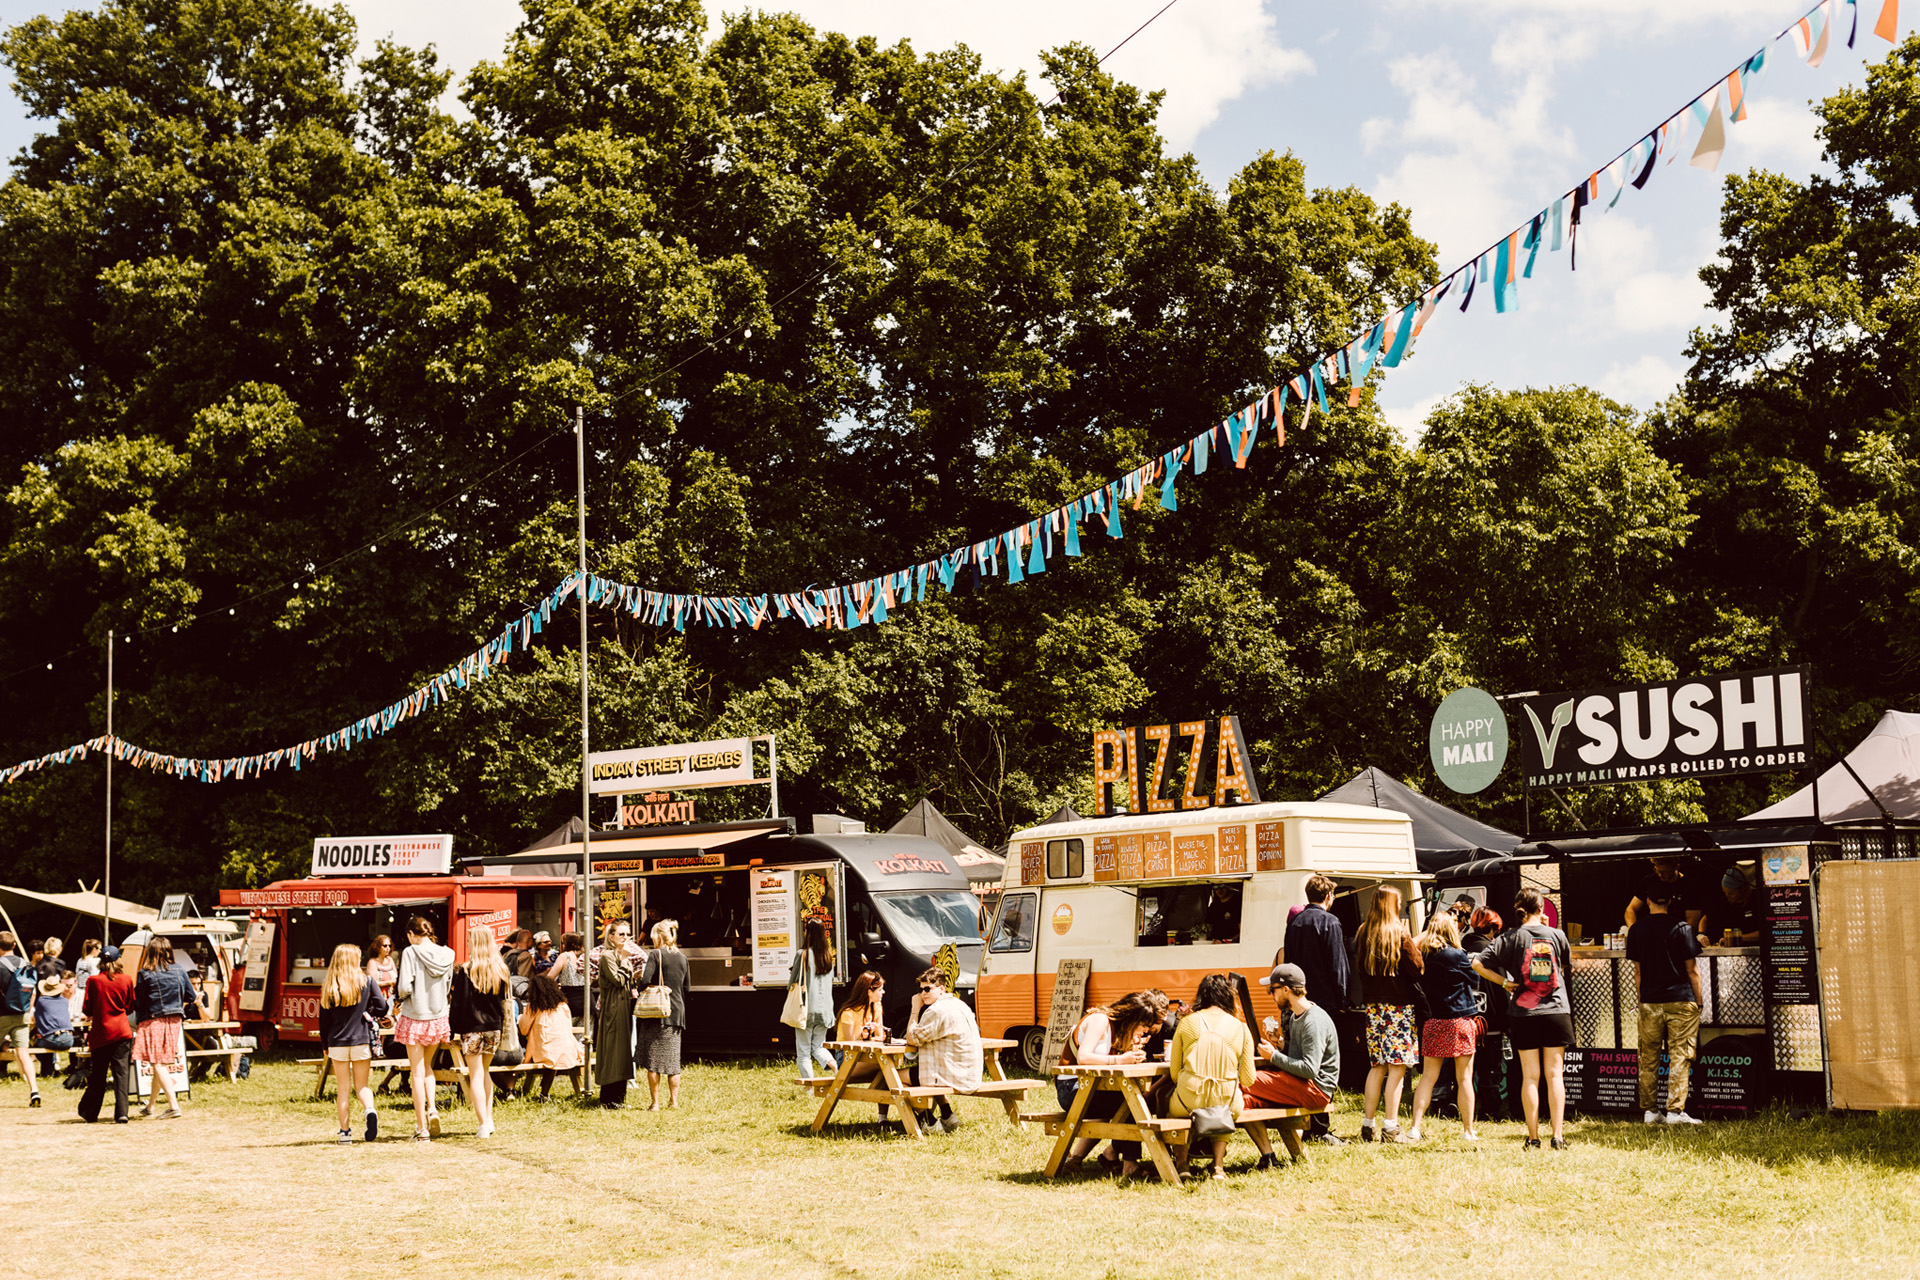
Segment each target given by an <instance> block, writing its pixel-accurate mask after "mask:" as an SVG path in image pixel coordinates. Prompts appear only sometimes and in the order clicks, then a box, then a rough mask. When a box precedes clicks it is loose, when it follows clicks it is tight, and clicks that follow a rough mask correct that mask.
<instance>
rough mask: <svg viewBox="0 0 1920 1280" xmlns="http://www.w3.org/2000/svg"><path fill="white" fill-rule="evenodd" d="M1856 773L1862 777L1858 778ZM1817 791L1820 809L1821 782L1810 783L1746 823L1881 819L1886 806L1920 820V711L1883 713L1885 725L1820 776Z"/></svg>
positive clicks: (1893, 812)
mask: <svg viewBox="0 0 1920 1280" xmlns="http://www.w3.org/2000/svg"><path fill="white" fill-rule="evenodd" d="M1848 766H1851V771H1849V768H1848ZM1855 774H1858V775H1859V778H1858V780H1857V781H1856V780H1855V777H1854V775H1855ZM1862 782H1864V783H1866V785H1867V786H1868V787H1871V788H1872V789H1873V795H1872V796H1868V794H1867V793H1866V791H1865V790H1863V789H1862V788H1861V786H1860V784H1861V783H1862ZM1817 789H1818V791H1819V794H1820V811H1819V812H1818V813H1815V812H1814V805H1813V797H1814V792H1815V790H1816V785H1815V784H1808V785H1807V786H1804V787H1802V788H1800V789H1799V790H1798V791H1796V792H1794V793H1793V794H1792V795H1790V796H1788V797H1787V798H1786V799H1785V800H1782V801H1780V802H1779V803H1778V804H1770V805H1768V806H1767V807H1766V808H1764V809H1760V810H1756V811H1755V812H1753V813H1750V814H1748V815H1747V816H1746V818H1744V819H1742V821H1748V822H1778V821H1782V820H1785V819H1792V818H1799V819H1802V820H1805V819H1809V818H1811V819H1813V820H1814V821H1816V822H1877V821H1879V820H1880V819H1881V816H1882V815H1881V812H1880V809H1881V807H1882V806H1884V807H1885V808H1886V811H1887V814H1888V815H1890V816H1892V817H1894V818H1904V819H1912V820H1920V714H1915V713H1914V712H1911V711H1889V712H1887V714H1885V715H1884V716H1881V717H1880V723H1879V724H1876V725H1875V726H1873V731H1872V732H1871V733H1869V734H1868V735H1867V736H1866V737H1865V738H1863V739H1861V741H1860V745H1858V746H1856V747H1855V748H1854V749H1853V750H1851V751H1849V752H1847V757H1846V762H1845V763H1844V764H1837V765H1834V766H1833V768H1831V769H1828V770H1827V771H1826V772H1825V773H1823V774H1821V775H1820V780H1819V783H1818V784H1817ZM1876 799H1877V800H1878V801H1879V802H1880V803H1879V804H1878V805H1876V804H1875V803H1874V800H1876Z"/></svg>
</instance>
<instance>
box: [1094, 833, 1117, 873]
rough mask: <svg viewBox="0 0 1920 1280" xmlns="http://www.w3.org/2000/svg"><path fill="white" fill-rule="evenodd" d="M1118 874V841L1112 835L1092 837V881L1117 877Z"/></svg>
mask: <svg viewBox="0 0 1920 1280" xmlns="http://www.w3.org/2000/svg"><path fill="white" fill-rule="evenodd" d="M1119 875H1120V841H1119V840H1118V839H1117V838H1115V837H1113V836H1095V837H1094V838H1093V879H1094V883H1095V884H1098V883H1099V882H1100V881H1102V880H1113V879H1117V878H1118V877H1119Z"/></svg>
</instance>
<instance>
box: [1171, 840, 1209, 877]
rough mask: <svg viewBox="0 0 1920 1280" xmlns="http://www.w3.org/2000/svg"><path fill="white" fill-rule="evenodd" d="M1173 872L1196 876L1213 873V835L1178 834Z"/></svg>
mask: <svg viewBox="0 0 1920 1280" xmlns="http://www.w3.org/2000/svg"><path fill="white" fill-rule="evenodd" d="M1173 874H1175V875H1176V876H1184V877H1194V876H1210V875H1212V874H1213V835H1212V833H1211V832H1208V833H1204V834H1200V835H1183V836H1177V837H1175V838H1174V841H1173Z"/></svg>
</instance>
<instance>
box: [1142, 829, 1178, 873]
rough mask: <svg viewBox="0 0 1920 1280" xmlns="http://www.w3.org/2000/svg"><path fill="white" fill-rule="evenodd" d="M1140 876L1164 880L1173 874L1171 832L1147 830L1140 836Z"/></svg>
mask: <svg viewBox="0 0 1920 1280" xmlns="http://www.w3.org/2000/svg"><path fill="white" fill-rule="evenodd" d="M1140 840H1141V848H1140V861H1141V866H1140V878H1141V879H1142V880H1164V879H1166V878H1167V877H1168V876H1170V875H1172V874H1173V833H1172V832H1171V831H1149V832H1147V833H1146V834H1145V835H1143V836H1141V837H1140Z"/></svg>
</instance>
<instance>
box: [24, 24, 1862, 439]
mask: <svg viewBox="0 0 1920 1280" xmlns="http://www.w3.org/2000/svg"><path fill="white" fill-rule="evenodd" d="M1164 2H1165V0H1051V2H1050V3H1048V4H1044V5H1038V4H1034V3H1032V0H970V2H969V3H967V4H964V5H956V4H953V3H952V2H951V0H940V2H938V3H936V2H933V0H794V2H793V3H790V4H786V5H779V6H767V7H769V8H773V7H779V8H786V9H790V10H793V11H795V12H798V13H800V14H802V15H803V16H805V17H807V18H808V19H810V20H811V21H813V22H814V23H815V24H816V25H818V26H822V27H828V28H834V29H838V30H842V31H847V32H849V33H851V34H872V35H875V36H878V37H880V38H881V39H883V40H887V41H892V40H897V39H901V38H907V39H911V40H912V41H913V42H914V44H915V46H916V47H917V48H921V49H927V48H933V47H939V46H943V45H948V44H952V43H955V42H964V43H966V44H967V45H969V46H970V47H972V48H973V49H975V50H976V51H977V52H979V53H980V54H981V55H982V58H983V60H984V61H985V62H986V64H987V65H988V66H989V67H992V68H995V69H999V70H1003V71H1007V72H1014V71H1019V70H1026V71H1028V72H1029V73H1030V74H1031V73H1032V72H1033V71H1034V70H1035V68H1036V67H1037V65H1038V60H1037V57H1036V55H1037V53H1038V51H1039V50H1041V49H1043V48H1048V47H1052V46H1055V45H1058V44H1061V43H1064V42H1066V41H1068V40H1080V41H1083V42H1085V43H1087V44H1090V45H1092V46H1094V47H1095V48H1097V49H1099V50H1100V51H1102V52H1105V51H1106V50H1107V49H1108V48H1110V47H1111V46H1112V45H1114V44H1115V43H1117V42H1118V41H1119V40H1120V39H1121V38H1122V37H1124V36H1125V35H1126V34H1127V33H1128V32H1129V31H1131V30H1133V28H1135V27H1136V26H1138V25H1139V24H1140V23H1141V22H1142V21H1144V20H1145V19H1146V18H1147V17H1148V16H1150V15H1151V14H1152V13H1153V12H1154V11H1155V10H1156V9H1159V8H1160V7H1161V5H1162V4H1163V3H1164ZM1810 3H1811V0H1791V2H1776V0H1692V3H1689V4H1686V5H1674V4H1672V3H1670V0H1581V2H1579V3H1575V2H1574V0H1473V2H1471V3H1469V2H1468V0H1399V2H1398V3H1394V4H1387V3H1379V2H1376V0H1347V2H1346V3H1342V4H1326V3H1319V4H1308V3H1305V2H1304V0H1177V3H1176V4H1175V5H1174V6H1173V8H1172V9H1171V10H1169V11H1168V12H1167V13H1166V14H1165V15H1164V16H1162V17H1161V18H1159V19H1158V20H1157V21H1156V22H1155V23H1154V24H1153V25H1152V26H1151V27H1150V28H1148V30H1147V31H1146V32H1145V33H1144V34H1142V35H1141V36H1139V37H1137V38H1136V39H1135V40H1134V41H1133V42H1132V43H1131V44H1129V45H1128V46H1127V47H1126V48H1125V49H1123V50H1121V51H1120V53H1119V54H1118V55H1116V56H1115V57H1114V59H1113V60H1112V61H1111V62H1110V63H1109V64H1108V65H1109V68H1110V69H1111V70H1112V71H1113V72H1114V73H1115V74H1117V75H1119V76H1120V77H1121V78H1123V79H1126V80H1128V81H1131V82H1132V83H1135V84H1138V85H1140V86H1142V87H1143V88H1149V89H1163V90H1165V91H1166V94H1167V98H1166V103H1165V106H1164V108H1163V116H1162V124H1163V129H1164V131H1165V132H1166V133H1167V135H1168V138H1169V141H1170V144H1171V145H1172V146H1173V147H1175V148H1176V149H1191V150H1192V151H1193V152H1194V154H1195V155H1196V157H1197V158H1198V159H1199V161H1200V163H1201V166H1202V168H1203V169H1204V171H1205V172H1206V174H1207V176H1208V177H1209V179H1210V180H1212V181H1213V182H1214V183H1215V184H1216V185H1218V186H1221V187H1223V188H1224V186H1225V184H1226V183H1227V181H1228V180H1229V179H1230V178H1231V177H1232V175H1233V173H1234V172H1235V171H1236V170H1238V169H1239V168H1240V167H1241V166H1242V165H1244V164H1245V163H1246V162H1247V161H1248V160H1249V159H1251V158H1252V157H1254V156H1255V155H1257V154H1258V153H1259V152H1261V151H1263V150H1267V149H1272V150H1275V151H1288V150H1291V151H1292V152H1294V153H1295V154H1296V155H1298V156H1299V157H1300V158H1301V159H1302V160H1304V161H1305V162H1306V166H1307V176H1308V180H1309V182H1310V183H1312V184H1314V185H1316V186H1357V187H1359V188H1361V189H1363V190H1365V191H1366V192H1368V193H1369V194H1371V195H1373V196H1374V197H1375V198H1376V199H1379V200H1381V201H1386V200H1397V201H1399V202H1400V203H1401V204H1403V205H1405V206H1407V207H1408V208H1410V209H1411V210H1412V213H1413V220H1414V227H1415V229H1416V230H1417V231H1418V232H1420V233H1421V234H1422V235H1424V236H1426V237H1427V238H1428V239H1431V240H1433V241H1435V242H1436V243H1437V244H1438V245H1439V246H1440V252H1441V260H1442V267H1443V269H1446V268H1451V267H1453V266H1456V265H1458V264H1460V263H1462V262H1464V261H1465V260H1466V259H1468V258H1469V257H1471V256H1472V255H1473V254H1474V253H1476V252H1478V251H1479V250H1481V249H1483V248H1485V247H1486V246H1487V245H1488V244H1490V243H1492V242H1493V241H1494V240H1496V239H1497V238H1499V237H1501V236H1504V235H1505V234H1506V233H1507V232H1508V231H1509V230H1511V229H1512V228H1513V227H1514V226H1515V225H1516V224H1518V223H1520V222H1523V221H1524V220H1525V219H1527V218H1528V217H1530V216H1531V215H1532V214H1533V213H1534V212H1535V211H1537V210H1538V209H1540V208H1541V207H1542V206H1543V205H1545V204H1546V203H1547V202H1549V201H1550V200H1552V199H1553V198H1554V197H1555V196H1557V195H1560V194H1562V193H1563V192H1565V191H1566V190H1567V189H1568V188H1570V187H1571V186H1572V185H1573V184H1574V183H1575V182H1577V181H1579V180H1580V179H1582V178H1584V177H1585V176H1586V175H1587V174H1588V173H1589V172H1591V171H1592V170H1593V169H1594V168H1596V167H1597V166H1599V165H1600V164H1602V163H1604V162H1605V161H1607V160H1609V159H1611V158H1612V157H1613V156H1614V155H1616V154H1617V153H1618V152H1620V151H1622V150H1624V149H1625V148H1626V147H1628V146H1630V145H1632V144H1633V143H1634V142H1635V141H1636V140H1637V139H1638V138H1640V137H1642V136H1643V135H1644V134H1646V132H1647V131H1648V130H1649V129H1651V128H1653V127H1654V126H1655V125H1657V124H1658V123H1659V122H1660V121H1661V120H1663V119H1665V118H1666V117H1667V116H1668V115H1670V114H1671V113H1672V112H1674V111H1676V110H1678V109H1680V108H1681V107H1683V106H1685V105H1686V104H1687V103H1688V102H1689V101H1691V100H1692V99H1693V98H1694V97H1695V96H1696V95H1697V94H1699V93H1700V92H1701V91H1702V90H1704V89H1705V88H1707V87H1708V86H1709V85H1710V84H1712V83H1713V82H1714V81H1716V80H1717V79H1719V78H1720V77H1723V76H1724V75H1725V74H1726V73H1727V72H1728V71H1729V70H1731V69H1732V68H1733V67H1734V66H1736V65H1737V64H1739V63H1740V62H1741V61H1742V60H1744V59H1745V58H1746V57H1747V56H1748V55H1750V54H1752V53H1753V52H1754V51H1755V50H1757V49H1759V48H1760V47H1761V46H1762V45H1763V44H1765V43H1767V42H1768V41H1769V40H1770V38H1771V37H1772V36H1773V35H1774V34H1775V33H1776V32H1778V31H1779V30H1780V29H1781V28H1782V27H1784V26H1786V25H1787V24H1788V23H1789V22H1791V21H1792V20H1793V19H1795V18H1797V17H1798V16H1799V15H1800V14H1801V13H1802V12H1804V10H1805V7H1806V6H1807V5H1808V4H1810ZM1880 4H1881V0H1862V5H1861V15H1860V18H1861V22H1860V25H1861V32H1860V36H1859V38H1858V40H1857V42H1856V47H1855V48H1854V49H1851V50H1849V49H1847V48H1846V47H1845V44H1844V24H1845V21H1846V19H1845V17H1844V15H1845V14H1846V13H1847V12H1848V11H1847V10H1846V9H1845V8H1844V7H1843V6H1838V5H1836V7H1837V8H1838V9H1839V12H1840V13H1841V14H1842V15H1843V17H1842V18H1841V24H1842V27H1843V30H1842V32H1841V33H1840V36H1839V37H1838V38H1836V39H1834V40H1833V42H1832V48H1831V49H1830V50H1829V53H1828V56H1827V58H1826V61H1825V63H1824V64H1823V65H1822V66H1821V67H1819V68H1817V69H1810V68H1808V67H1807V66H1806V65H1805V64H1804V63H1802V62H1800V61H1799V59H1798V58H1797V57H1796V56H1795V54H1794V52H1793V49H1792V46H1791V44H1790V43H1787V42H1783V43H1782V44H1780V45H1778V46H1771V47H1770V48H1769V65H1768V68H1767V71H1766V73H1765V74H1764V75H1763V76H1762V77H1760V78H1759V80H1758V81H1757V82H1755V83H1754V84H1753V85H1752V88H1751V96H1750V97H1749V99H1748V104H1747V109H1748V114H1749V116H1750V119H1748V120H1747V121H1745V122H1743V123H1741V124H1738V125H1734V126H1731V127H1730V130H1729V144H1728V147H1727V152H1726V155H1725V156H1724V158H1723V159H1722V161H1721V166H1720V168H1719V170H1717V171H1716V172H1713V173H1707V172H1703V171H1702V170H1699V169H1695V168H1691V167H1688V166H1687V164H1686V161H1685V159H1684V157H1683V158H1682V159H1681V160H1680V161H1678V162H1676V163H1674V164H1673V165H1667V164H1665V163H1661V164H1659V165H1658V166H1657V167H1656V169H1655V171H1654V176H1653V178H1652V180H1651V181H1650V182H1649V183H1648V184H1647V186H1646V188H1645V189H1644V190H1642V191H1633V190H1629V191H1627V192H1626V193H1625V194H1624V195H1623V196H1622V197H1621V199H1620V202H1619V204H1618V206H1617V207H1616V208H1614V209H1613V210H1612V212H1610V213H1605V214H1599V215H1595V216H1593V217H1592V218H1591V219H1590V221H1589V222H1588V223H1587V224H1586V225H1585V226H1584V227H1583V228H1582V233H1581V237H1580V269H1579V271H1578V272H1577V273H1569V271H1568V270H1567V265H1566V262H1565V259H1566V256H1567V255H1566V254H1564V253H1562V254H1559V255H1554V256H1552V257H1549V255H1546V254H1542V255H1541V258H1542V266H1541V267H1540V268H1537V269H1536V271H1535V278H1534V279H1533V280H1531V281H1527V282H1526V283H1525V284H1524V285H1523V286H1522V290H1521V294H1520V302H1519V306H1518V308H1517V310H1511V311H1509V312H1508V313H1507V314H1505V315H1496V314H1495V312H1494V309H1493V307H1492V306H1491V305H1490V303H1491V299H1490V298H1485V297H1482V298H1476V299H1475V302H1474V305H1473V308H1472V309H1471V311H1469V312H1468V313H1467V314H1465V315H1462V314H1460V313H1459V312H1458V311H1457V310H1455V309H1452V308H1447V309H1444V310H1443V311H1442V312H1441V313H1439V314H1438V315H1436V316H1435V318H1434V320H1433V321H1432V322H1431V323H1430V324H1429V326H1428V327H1427V329H1426V331H1425V333H1424V334H1423V335H1422V337H1421V340H1420V343H1419V345H1418V349H1417V351H1416V353H1415V355H1414V357H1413V358H1412V359H1411V360H1409V361H1408V362H1407V363H1405V364H1404V365H1402V366H1401V368H1399V369H1397V370H1395V371H1393V372H1391V373H1390V374H1389V375H1388V377H1387V381H1386V382H1385V384H1384V385H1383V387H1382V389H1381V402H1382V404H1383V405H1384V406H1385V407H1386V409H1387V412H1388V415H1389V417H1391V418H1392V419H1393V421H1394V423H1395V425H1396V426H1398V427H1400V428H1401V430H1402V431H1403V432H1406V433H1409V434H1411V433H1413V432H1414V431H1415V430H1417V425H1418V423H1419V421H1420V418H1421V417H1422V416H1423V415H1424V413H1425V412H1426V410H1427V409H1428V408H1429V407H1430V406H1431V405H1432V404H1433V403H1434V402H1435V401H1437V400H1438V399H1440V398H1441V397H1444V396H1445V395H1447V394H1449V393H1450V392H1452V391H1453V390H1455V389H1456V388H1458V387H1459V386H1460V385H1461V384H1462V383H1465V382H1486V383H1491V384H1493V385H1495V386H1500V387H1523V386H1548V385H1558V384H1565V383H1580V384H1584V385H1587V386H1591V387H1594V388H1596V389H1598V390H1600V391H1602V392H1604V393H1606V394H1608V395H1611V396H1614V397H1616V398H1618V399H1620V400H1623V401H1625V402H1627V403H1630V404H1633V405H1637V406H1639V407H1641V408H1648V407H1651V406H1652V405H1653V404H1654V403H1656V402H1657V401H1658V400H1660V399H1661V398H1662V397H1664V396H1666V395H1667V394H1668V393H1670V392H1671V391H1672V390H1673V389H1674V387H1675V386H1676V385H1677V384H1678V382H1679V381H1680V379H1681V377H1682V375H1683V374H1684V372H1685V364H1686V361H1685V354H1684V352H1685V346H1686V340H1687V335H1688V333H1689V332H1690V331H1691V330H1692V329H1693V328H1695V327H1696V326H1700V325H1704V324H1710V323H1712V320H1713V316H1712V313H1711V312H1709V311H1708V310H1707V309H1706V305H1705V304H1706V294H1705V290H1704V288H1703V287H1702V286H1701V285H1700V283H1699V281H1698V278H1697V275H1696V273H1697V271H1698V270H1699V268H1700V266H1701V265H1702V264H1703V263H1705V262H1707V261H1709V260H1710V259H1711V258H1712V257H1713V255H1714V253H1715V251H1716V246H1717V243H1718V221H1719V202H1720V184H1721V177H1722V175H1724V174H1725V173H1726V172H1729V171H1744V170H1745V169H1747V168H1750V167H1763V168H1767V169H1771V170H1774V171H1777V172H1783V173H1786V174H1789V175H1792V176H1795V177H1805V176H1806V175H1808V174H1810V173H1811V172H1813V171H1814V170H1815V168H1816V167H1817V166H1818V164H1819V154H1820V148H1819V142H1818V139H1817V138H1816V137H1815V134H1814V124H1815V118H1814V116H1813V114H1812V110H1811V103H1812V101H1814V100H1817V99H1818V98H1820V97H1823V96H1825V95H1827V94H1829V93H1832V92H1833V91H1834V90H1836V89H1837V88H1839V87H1840V86H1842V85H1843V84H1860V83H1864V80H1865V72H1864V69H1863V66H1864V59H1865V58H1871V59H1874V60H1878V59H1881V58H1884V57H1885V55H1886V52H1887V49H1888V48H1889V46H1888V45H1887V44H1886V42H1885V41H1883V40H1880V39H1878V38H1876V37H1874V36H1873V35H1872V34H1871V28H1872V26H1873V23H1874V21H1875V19H1876V18H1877V17H1878V16H1879V13H1880ZM62 7H65V6H49V5H47V4H46V3H45V0H0V22H6V23H12V22H17V21H19V20H21V19H22V18H24V17H27V16H29V15H31V14H33V13H37V12H42V11H46V10H49V9H50V8H51V9H54V11H57V10H58V9H59V8H62ZM347 7H348V8H349V9H351V10H352V11H353V13H354V15H355V17H356V18H357V19H358V20H359V22H360V27H361V33H362V37H363V39H365V40H367V41H371V40H372V39H374V38H377V37H381V36H391V37H393V38H396V39H398V40H400V41H402V42H403V43H408V44H416V45H417V44H426V43H432V44H434V45H435V46H436V47H437V48H438V49H439V50H440V52H441V55H442V58H443V60H444V61H446V62H447V63H449V64H450V65H452V66H454V67H456V68H457V69H459V70H460V71H462V72H464V71H465V70H466V69H468V68H470V67H471V66H472V65H473V63H474V62H475V61H477V60H479V59H481V58H489V57H494V56H496V55H497V54H498V51H499V49H500V48H501V46H502V44H503V42H504V40H505V37H506V35H507V33H508V32H509V31H511V29H512V28H513V26H514V24H515V23H516V22H517V21H518V18H519V7H518V5H517V3H514V2H513V0H459V2H458V3H455V2H453V0H409V2H408V3H405V4H401V3H395V2H394V0H349V2H348V6H347ZM733 8H734V7H733V6H731V5H717V6H712V7H711V9H710V11H711V12H714V13H716V14H717V13H718V12H720V11H722V10H725V11H732V9H733ZM1863 56H1864V57H1863ZM32 130H33V122H31V121H29V120H27V119H26V118H25V117H24V115H23V113H22V109H21V106H20V103H19V101H18V100H17V99H15V98H13V97H12V96H11V95H7V96H6V97H5V98H4V100H0V153H3V154H5V155H7V156H11V155H12V154H13V153H14V152H15V151H16V150H17V149H18V148H19V147H20V146H21V145H22V144H23V143H24V142H25V141H26V140H27V138H28V137H30V136H31V133H32ZM1689 141H1691V139H1689Z"/></svg>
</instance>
